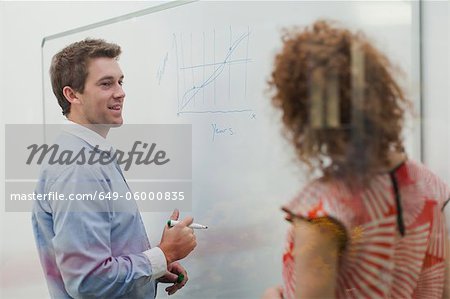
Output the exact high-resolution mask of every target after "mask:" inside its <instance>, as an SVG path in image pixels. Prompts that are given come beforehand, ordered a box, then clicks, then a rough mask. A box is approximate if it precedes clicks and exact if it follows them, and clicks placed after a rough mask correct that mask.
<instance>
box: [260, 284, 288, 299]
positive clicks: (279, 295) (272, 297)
mask: <svg viewBox="0 0 450 299" xmlns="http://www.w3.org/2000/svg"><path fill="white" fill-rule="evenodd" d="M261 299H283V288H282V287H281V286H277V287H272V288H269V289H267V290H266V291H265V292H264V294H263V296H262V297H261Z"/></svg>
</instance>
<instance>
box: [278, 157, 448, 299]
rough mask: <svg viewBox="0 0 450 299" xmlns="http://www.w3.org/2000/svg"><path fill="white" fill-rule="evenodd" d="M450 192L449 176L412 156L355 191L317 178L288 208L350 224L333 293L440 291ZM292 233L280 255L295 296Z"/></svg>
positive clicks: (418, 294)
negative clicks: (441, 175) (442, 176)
mask: <svg viewBox="0 0 450 299" xmlns="http://www.w3.org/2000/svg"><path fill="white" fill-rule="evenodd" d="M449 198H450V189H449V187H448V186H447V185H446V184H445V183H444V182H442V181H441V180H440V179H439V178H438V177H437V176H436V175H434V174H433V173H431V172H430V171H429V170H428V169H427V168H426V167H425V166H423V165H421V164H419V163H416V162H414V161H410V160H408V161H406V162H404V163H402V164H401V165H400V166H399V167H397V168H396V169H394V170H393V171H392V172H390V173H387V174H380V175H378V176H376V177H374V178H373V179H372V181H371V182H370V184H369V186H368V187H366V188H365V189H364V190H362V191H361V192H359V193H358V194H355V192H350V190H349V189H348V188H347V187H346V186H345V185H344V184H343V183H336V182H335V183H324V182H322V181H320V180H315V181H313V182H312V183H310V184H309V185H307V186H306V187H305V188H304V189H303V190H302V191H301V192H300V193H299V194H298V196H296V197H295V198H294V199H293V200H292V201H290V202H289V203H288V204H287V205H285V206H284V207H283V209H284V210H285V211H287V212H288V213H290V214H292V215H295V216H297V217H301V218H304V219H307V220H310V221H311V220H313V219H316V218H318V217H330V218H332V219H333V220H336V221H337V222H339V224H341V225H342V227H343V228H344V229H345V233H346V236H347V239H346V240H347V241H346V246H345V249H344V250H343V251H342V254H341V255H340V257H339V264H338V268H337V269H338V273H337V287H336V291H335V297H336V298H441V297H442V294H443V290H444V279H445V258H444V255H445V253H446V242H445V240H446V227H445V219H444V215H443V209H444V207H445V204H446V203H447V202H448V200H449ZM449 206H450V204H449ZM293 236H294V234H293V226H292V227H291V229H290V231H289V233H288V237H287V246H286V251H285V254H284V256H283V280H284V296H285V298H294V292H295V285H296V284H295V271H296V269H295V267H294V256H293V249H294V239H293ZM300 292H301V291H300Z"/></svg>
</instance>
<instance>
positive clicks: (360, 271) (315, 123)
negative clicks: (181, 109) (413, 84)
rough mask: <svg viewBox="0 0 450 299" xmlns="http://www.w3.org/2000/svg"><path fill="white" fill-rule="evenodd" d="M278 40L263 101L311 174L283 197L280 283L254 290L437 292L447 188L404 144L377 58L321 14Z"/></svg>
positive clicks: (292, 294)
mask: <svg viewBox="0 0 450 299" xmlns="http://www.w3.org/2000/svg"><path fill="white" fill-rule="evenodd" d="M282 40H283V49H282V50H281V52H280V53H279V54H278V55H277V56H276V59H275V66H274V70H273V72H272V77H271V80H270V82H269V84H270V87H271V89H272V90H273V91H274V94H273V97H272V101H273V104H274V105H275V106H276V107H278V108H280V109H281V111H282V120H283V123H284V126H285V133H286V135H287V137H288V139H289V140H290V141H291V142H292V143H293V145H294V147H295V150H296V153H297V155H298V158H299V159H300V160H301V161H302V162H304V163H305V164H306V165H307V166H308V167H309V170H310V173H311V175H312V176H314V177H315V178H314V179H312V180H311V182H310V183H309V184H307V185H306V187H304V189H303V190H302V191H301V192H300V193H299V194H298V195H297V196H296V197H295V198H294V199H293V200H292V201H290V202H289V203H287V204H286V205H285V206H283V211H285V212H286V219H287V220H288V221H290V222H291V223H292V226H291V229H290V231H289V233H288V240H287V246H286V252H285V254H284V256H283V279H284V286H283V287H275V288H271V289H268V290H267V291H266V293H265V295H264V298H442V296H443V295H444V285H445V279H446V278H445V272H446V264H447V262H446V260H447V261H448V253H447V249H448V246H447V233H446V227H445V219H444V213H443V209H444V207H445V204H446V203H447V202H448V199H449V198H450V189H449V188H448V186H446V185H445V184H444V183H443V182H442V181H441V180H440V179H439V178H438V177H436V176H435V175H434V174H432V173H431V172H430V171H429V170H428V169H427V168H426V167H425V166H423V165H421V164H419V163H417V162H414V161H412V160H411V159H409V158H408V157H407V155H406V154H405V152H404V149H403V140H402V137H401V135H402V127H403V123H404V116H405V110H406V109H407V107H408V101H407V99H406V97H405V95H404V93H403V91H402V90H401V88H400V87H399V86H398V85H397V83H396V82H395V80H394V78H393V76H392V66H391V65H390V63H389V61H388V59H387V58H386V57H385V56H384V55H382V54H381V53H380V52H379V51H378V50H377V49H375V48H374V47H373V46H372V45H371V44H370V43H369V42H368V41H367V39H366V38H365V37H364V36H363V35H362V34H355V33H352V32H350V31H349V30H346V29H342V28H339V27H338V26H336V25H334V24H332V23H330V22H327V21H318V22H316V23H314V24H313V25H312V26H311V27H307V28H304V29H302V30H294V31H291V32H286V33H285V34H284V36H283V39H282ZM449 206H450V204H449ZM446 285H449V283H447V284H446Z"/></svg>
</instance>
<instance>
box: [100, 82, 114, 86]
mask: <svg viewBox="0 0 450 299" xmlns="http://www.w3.org/2000/svg"><path fill="white" fill-rule="evenodd" d="M100 85H101V86H106V87H108V86H111V82H102V83H101V84H100Z"/></svg>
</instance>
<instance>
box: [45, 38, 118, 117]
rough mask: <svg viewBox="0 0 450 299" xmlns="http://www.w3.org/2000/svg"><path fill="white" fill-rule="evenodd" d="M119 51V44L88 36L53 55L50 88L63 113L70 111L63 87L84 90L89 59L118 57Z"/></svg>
mask: <svg viewBox="0 0 450 299" xmlns="http://www.w3.org/2000/svg"><path fill="white" fill-rule="evenodd" d="M120 53H121V49H120V46H118V45H116V44H113V43H108V42H106V41H104V40H102V39H89V38H88V39H85V40H82V41H79V42H76V43H73V44H70V45H68V46H67V47H65V48H64V49H62V50H61V51H59V52H58V53H56V54H55V56H53V59H52V64H51V66H50V77H51V80H52V89H53V93H54V94H55V96H56V98H57V99H58V104H59V106H61V108H62V114H63V115H67V114H68V113H69V112H70V102H69V101H67V99H66V98H65V97H64V94H63V88H64V87H65V86H70V87H71V88H72V89H73V90H74V91H77V92H81V93H82V92H83V91H84V85H85V82H86V78H87V76H88V63H89V59H92V58H99V57H108V58H118V57H119V55H120Z"/></svg>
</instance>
